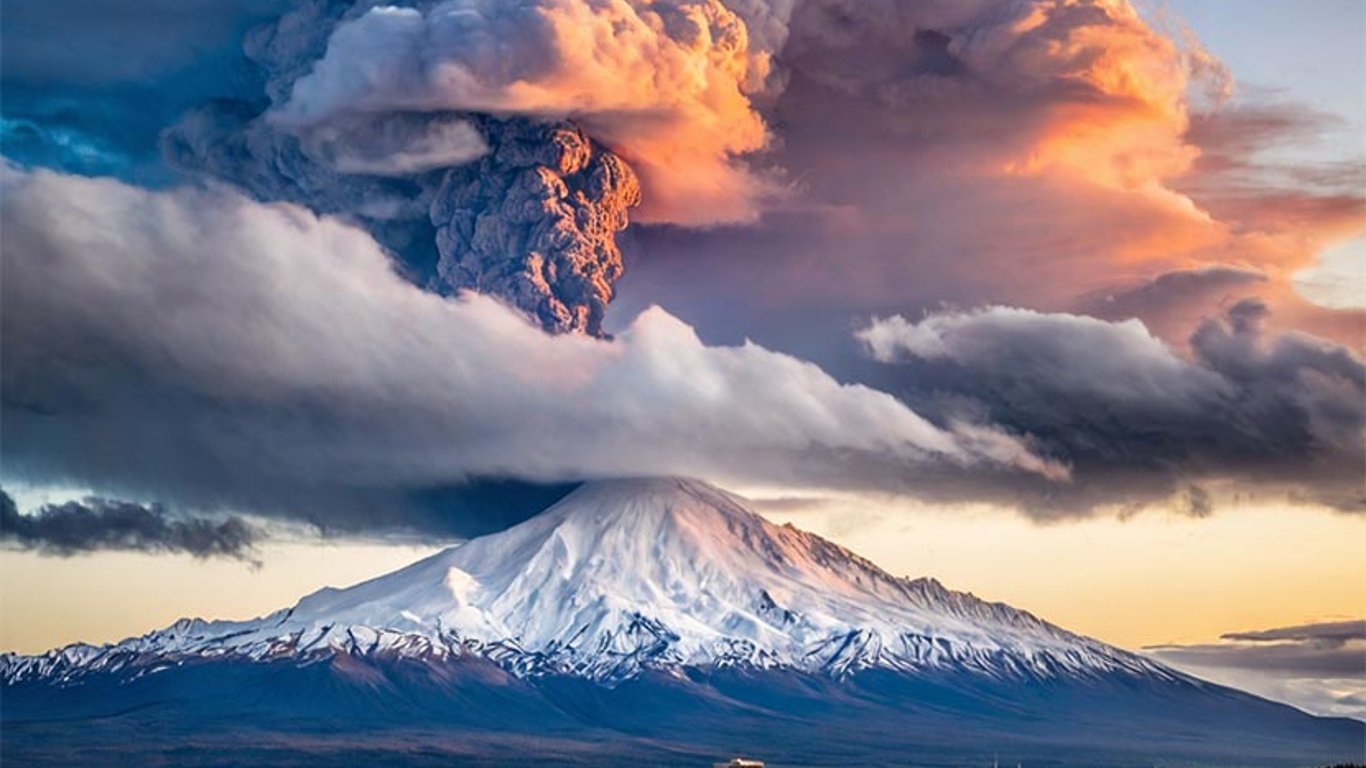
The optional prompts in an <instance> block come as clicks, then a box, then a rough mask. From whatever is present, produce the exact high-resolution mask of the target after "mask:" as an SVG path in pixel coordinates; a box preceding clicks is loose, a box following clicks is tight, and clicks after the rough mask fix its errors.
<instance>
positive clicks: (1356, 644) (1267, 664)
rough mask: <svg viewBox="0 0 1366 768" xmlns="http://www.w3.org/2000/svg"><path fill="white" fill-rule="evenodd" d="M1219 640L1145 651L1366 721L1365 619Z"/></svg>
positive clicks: (1290, 701) (1223, 679) (1271, 695)
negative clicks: (1364, 676)
mask: <svg viewBox="0 0 1366 768" xmlns="http://www.w3.org/2000/svg"><path fill="white" fill-rule="evenodd" d="M1220 640H1221V642H1218V643H1206V644H1198V645H1158V646H1151V647H1149V648H1145V649H1144V650H1145V651H1146V652H1147V653H1149V654H1150V655H1152V656H1155V657H1157V658H1158V659H1160V660H1162V661H1164V662H1166V663H1168V664H1172V665H1174V666H1177V667H1179V668H1182V669H1185V670H1187V671H1189V672H1192V673H1194V674H1197V675H1200V676H1202V677H1206V678H1208V679H1211V680H1214V681H1216V682H1223V683H1226V684H1230V685H1234V686H1236V687H1239V688H1244V689H1246V690H1249V691H1252V692H1253V693H1257V694H1259V695H1262V696H1266V697H1268V698H1272V699H1276V700H1278V701H1284V702H1286V703H1288V704H1294V705H1296V706H1299V707H1301V708H1303V709H1305V710H1308V711H1310V712H1313V713H1315V714H1320V715H1345V716H1348V717H1355V718H1358V719H1363V720H1366V679H1363V677H1362V675H1363V673H1366V621H1362V620H1359V619H1358V620H1352V621H1329V622H1323V623H1318V624H1302V625H1298V626H1293V627H1277V628H1274V629H1265V630H1257V631H1249V632H1229V633H1227V634H1225V635H1222V636H1221V637H1220Z"/></svg>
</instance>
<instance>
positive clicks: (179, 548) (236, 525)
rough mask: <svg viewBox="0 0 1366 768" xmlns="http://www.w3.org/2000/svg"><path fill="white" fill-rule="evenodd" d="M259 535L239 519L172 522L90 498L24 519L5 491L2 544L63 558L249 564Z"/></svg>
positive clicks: (158, 512) (149, 509) (161, 511)
mask: <svg viewBox="0 0 1366 768" xmlns="http://www.w3.org/2000/svg"><path fill="white" fill-rule="evenodd" d="M262 536H263V534H262V532H261V531H260V529H258V528H256V527H255V526H253V525H251V524H250V523H248V522H247V521H245V520H243V519H242V518H240V517H227V518H224V519H222V520H217V521H214V520H209V519H205V518H199V517H188V518H180V517H173V516H172V515H170V513H169V512H168V511H167V510H166V508H165V507H162V506H161V505H158V504H153V505H150V506H149V505H143V504H135V503H133V502H127V501H117V500H114V499H103V498H99V497H90V498H87V499H84V500H82V501H68V502H66V503H63V504H48V505H45V506H43V507H42V508H40V509H38V510H37V511H35V512H33V513H31V514H21V513H20V512H19V509H18V507H17V506H16V505H15V503H14V499H13V498H12V497H10V495H9V494H8V493H6V492H5V491H3V490H0V542H5V543H7V544H10V545H12V546H17V547H20V548H23V549H32V550H36V551H38V552H42V553H44V554H51V555H61V556H63V557H67V556H71V555H76V554H80V553H84V552H95V551H100V550H124V551H136V552H183V553H186V554H190V555H194V556H195V557H200V558H207V557H231V558H235V559H238V560H250V559H251V556H252V549H253V547H254V545H255V544H256V543H257V542H258V541H260V540H261V538H262Z"/></svg>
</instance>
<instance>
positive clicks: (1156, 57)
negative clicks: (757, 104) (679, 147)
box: [619, 0, 1364, 375]
mask: <svg viewBox="0 0 1366 768" xmlns="http://www.w3.org/2000/svg"><path fill="white" fill-rule="evenodd" d="M789 27H790V33H789V37H788V42H787V44H786V45H785V47H784V48H783V49H782V51H781V53H780V55H779V56H778V58H777V60H778V69H779V72H780V73H781V74H782V75H783V77H784V82H785V83H786V87H785V89H784V90H783V92H782V93H781V94H780V95H779V96H778V97H777V98H776V99H775V101H774V105H773V106H772V107H771V108H768V109H767V110H766V111H765V115H766V117H767V118H768V120H769V123H770V124H771V125H773V126H776V128H775V132H776V133H777V135H778V138H779V139H780V141H779V143H778V144H777V146H776V147H775V148H774V150H773V151H772V152H771V153H770V155H769V156H770V157H771V159H772V162H774V163H776V164H778V165H781V166H782V167H784V168H785V169H787V171H788V172H789V173H790V174H791V176H792V177H793V178H796V179H800V181H801V189H802V194H801V196H800V197H799V198H798V199H796V200H794V201H793V202H792V204H791V208H789V209H785V210H779V211H775V212H773V213H770V214H769V215H768V216H766V217H765V219H764V220H762V221H761V222H760V224H759V225H758V226H757V227H754V228H750V229H746V230H744V231H743V232H740V231H734V230H720V231H712V232H695V231H679V230H650V229H640V230H634V231H633V242H632V245H631V247H629V248H628V249H627V253H626V257H627V264H628V267H629V275H630V276H629V277H628V278H627V279H626V281H625V282H624V283H623V285H622V286H621V289H620V294H621V296H620V299H619V302H620V303H621V304H622V306H623V307H624V308H625V310H626V312H628V313H629V312H630V311H633V310H634V309H635V308H636V307H638V306H640V304H641V303H642V302H644V301H647V300H648V301H658V302H663V303H665V304H666V305H667V306H669V307H670V308H671V309H672V310H673V311H676V312H677V313H679V314H680V316H682V317H684V318H686V319H687V320H689V321H690V322H692V323H694V324H695V325H697V326H698V327H699V329H700V330H701V331H702V332H703V333H704V335H713V336H717V337H722V338H728V336H727V334H733V333H736V330H735V329H736V328H740V329H742V330H743V332H744V333H747V334H750V335H752V336H753V337H754V338H756V339H758V340H761V341H763V342H764V343H767V344H771V345H775V346H781V347H782V348H784V349H787V350H791V351H798V352H800V353H801V354H806V355H813V354H815V353H816V352H817V351H818V350H820V348H821V347H825V348H829V347H830V346H832V345H833V343H834V339H833V338H832V337H833V335H834V334H835V333H836V331H835V330H832V329H830V328H829V326H834V325H842V324H845V323H847V321H848V318H849V317H850V316H855V317H857V316H868V315H870V314H887V313H889V312H903V313H904V312H910V313H918V312H920V311H923V310H926V309H931V308H933V307H935V306H938V305H940V304H941V303H944V302H948V303H950V304H954V305H958V306H978V305H983V304H1002V305H1011V306H1026V307H1031V308H1036V309H1040V310H1044V311H1053V312H1058V311H1083V312H1087V313H1092V312H1100V309H1099V308H1097V307H1094V306H1092V305H1091V301H1092V300H1093V299H1094V298H1095V297H1097V296H1104V295H1108V294H1116V293H1117V292H1122V291H1124V290H1125V289H1126V288H1128V287H1130V286H1140V285H1142V284H1144V283H1147V282H1154V281H1161V280H1162V277H1161V276H1163V275H1168V274H1181V273H1190V274H1198V273H1202V272H1211V273H1212V272H1216V271H1218V270H1221V269H1229V268H1232V269H1238V270H1248V271H1256V272H1261V273H1263V274H1264V275H1265V281H1264V282H1259V283H1257V284H1256V285H1251V284H1249V285H1248V286H1246V288H1247V289H1248V290H1245V291H1241V292H1239V294H1238V295H1240V296H1241V295H1247V294H1248V293H1251V292H1256V293H1257V294H1259V295H1262V296H1263V297H1264V298H1265V299H1266V300H1267V301H1268V302H1269V303H1270V304H1271V305H1272V306H1273V307H1274V308H1275V309H1276V316H1275V317H1276V321H1277V322H1280V323H1282V324H1285V323H1288V322H1290V321H1291V320H1292V319H1293V320H1295V321H1300V320H1305V316H1304V315H1303V313H1302V312H1300V310H1299V308H1298V307H1297V306H1296V304H1297V299H1296V297H1295V296H1294V294H1293V292H1292V291H1291V290H1290V288H1289V285H1288V279H1289V276H1290V275H1291V274H1293V272H1294V271H1295V270H1297V269H1299V268H1301V267H1303V266H1305V265H1306V264H1308V263H1309V262H1310V261H1312V260H1313V259H1314V258H1315V256H1316V254H1317V253H1318V252H1319V251H1320V250H1322V249H1323V248H1324V247H1325V246H1326V245H1328V244H1331V243H1333V242H1337V241H1338V240H1341V239H1345V238H1349V237H1351V235H1352V234H1353V232H1357V231H1360V229H1361V210H1362V207H1363V204H1364V201H1363V196H1362V194H1361V189H1362V187H1361V185H1360V183H1346V184H1336V185H1332V186H1321V185H1317V184H1303V183H1300V181H1298V180H1296V179H1292V178H1291V177H1290V175H1289V174H1286V173H1280V172H1277V173H1275V174H1270V175H1267V174H1264V173H1262V174H1261V175H1260V176H1259V178H1258V183H1257V184H1256V185H1255V186H1249V185H1248V184H1247V183H1245V182H1246V180H1247V178H1248V174H1247V173H1242V172H1238V173H1232V172H1229V169H1231V168H1232V167H1233V166H1235V165H1236V166H1238V167H1240V168H1253V167H1255V168H1259V169H1262V170H1266V167H1267V166H1268V165H1272V164H1275V162H1274V158H1273V157H1272V156H1271V155H1270V154H1268V153H1267V151H1266V150H1268V149H1276V150H1283V149H1286V148H1291V149H1295V150H1299V151H1300V152H1299V154H1295V153H1287V152H1279V153H1278V156H1279V157H1281V158H1285V157H1300V156H1303V154H1302V150H1303V149H1304V143H1303V142H1304V139H1305V136H1306V133H1305V131H1306V130H1308V129H1307V128H1306V127H1305V126H1304V125H1303V121H1301V122H1300V123H1295V122H1294V121H1292V120H1290V119H1289V116H1290V115H1291V113H1292V110H1291V108H1290V107H1289V106H1286V107H1285V108H1278V109H1276V110H1274V114H1266V113H1264V114H1263V117H1264V118H1265V119H1264V120H1262V124H1261V125H1260V126H1253V125H1251V123H1252V122H1253V116H1252V115H1250V114H1249V111H1248V110H1247V109H1245V108H1244V106H1243V104H1242V103H1241V102H1238V101H1236V99H1235V100H1228V99H1227V98H1226V97H1227V87H1228V75H1227V73H1225V72H1223V71H1222V69H1221V68H1220V67H1219V66H1218V65H1217V63H1216V62H1214V61H1212V59H1211V58H1210V56H1209V55H1208V53H1206V52H1204V51H1203V50H1202V49H1201V48H1200V47H1199V45H1198V43H1196V42H1194V41H1193V39H1192V38H1190V37H1189V35H1185V34H1182V33H1181V32H1180V30H1171V29H1167V28H1164V26H1159V25H1157V24H1156V23H1153V22H1147V21H1145V20H1144V18H1143V17H1140V16H1139V15H1138V14H1137V13H1136V12H1135V11H1134V9H1133V7H1132V4H1130V3H1125V2H1100V1H1095V2H1087V1H1082V2H1052V1H1051V0H1038V1H1036V2H956V3H928V2H927V3H904V2H897V1H896V0H886V1H885V2H879V1H878V0H863V1H860V2H840V1H838V0H813V1H812V2H807V3H802V4H800V5H799V6H798V7H797V8H796V10H795V11H794V13H793V16H792V19H791V22H790V25H789ZM1212 116H1214V117H1212ZM1217 116H1227V119H1225V120H1223V121H1222V122H1221V123H1220V124H1219V125H1218V126H1216V122H1219V121H1218V120H1217ZM1235 116H1236V117H1235ZM1235 123H1241V125H1240V126H1238V127H1235V126H1234V124H1235ZM1254 134H1255V137H1254ZM1250 137H1253V138H1250ZM1296 142H1299V143H1298V144H1295V143H1296ZM1292 144H1294V145H1295V146H1292ZM1207 158H1209V159H1210V162H1208V163H1206V162H1204V161H1205V160H1206V159H1207ZM1352 162H1354V161H1352ZM1356 165H1357V166H1358V170H1359V169H1360V167H1363V166H1360V164H1359V163H1356ZM1295 167H1296V168H1297V169H1298V171H1300V172H1310V171H1313V170H1314V169H1315V168H1316V167H1317V166H1316V165H1314V164H1311V163H1299V164H1296V165H1295ZM1333 170H1334V172H1335V173H1336V172H1337V171H1338V170H1344V171H1345V170H1350V169H1333ZM1259 173H1260V171H1259ZM1347 175H1348V176H1349V177H1350V176H1351V174H1347ZM1357 175H1358V176H1359V175H1360V174H1359V173H1358V174H1357ZM1348 181H1349V182H1350V181H1351V179H1350V178H1348ZM1357 181H1359V179H1358V180H1357ZM693 275H700V276H704V277H698V278H692V277H691V276H693ZM704 278H705V279H704ZM1168 282H1169V281H1168ZM1203 285H1204V286H1205V287H1206V288H1209V289H1210V290H1209V292H1208V293H1205V294H1204V295H1203V296H1197V295H1195V294H1194V293H1192V294H1190V295H1189V299H1190V301H1189V303H1187V302H1185V301H1182V302H1178V304H1180V306H1176V305H1173V306H1172V307H1171V309H1170V311H1169V312H1168V314H1167V315H1165V316H1160V315H1159V314H1158V312H1159V310H1158V309H1157V308H1156V307H1155V306H1154V307H1153V308H1152V312H1151V313H1150V315H1148V316H1144V317H1143V319H1144V320H1145V322H1148V323H1149V327H1150V329H1152V330H1154V331H1155V332H1157V333H1158V334H1159V335H1160V336H1162V337H1163V338H1165V339H1167V340H1169V341H1173V342H1176V343H1184V341H1185V339H1186V338H1187V336H1188V335H1189V333H1190V331H1191V330H1192V329H1193V327H1194V325H1195V324H1196V323H1197V322H1198V321H1199V320H1200V319H1201V317H1202V316H1203V315H1207V314H1209V313H1211V312H1214V311H1216V310H1217V309H1218V302H1219V301H1220V300H1221V299H1222V298H1224V292H1223V291H1222V290H1220V289H1217V288H1215V286H1214V281H1213V280H1212V279H1211V280H1205V281H1204V283H1203ZM1162 287H1163V288H1171V289H1176V287H1177V286H1175V285H1170V286H1167V285H1164V286H1162ZM1200 302H1205V303H1203V304H1202V305H1197V304H1199V303H1200ZM1106 316H1107V317H1108V315H1106ZM1305 322H1309V321H1308V320H1305ZM1359 323H1360V318H1359V317H1354V318H1345V317H1341V316H1340V315H1339V317H1338V319H1333V318H1332V317H1328V316H1327V314H1326V313H1325V314H1320V316H1319V317H1318V318H1317V319H1315V320H1314V321H1313V328H1314V332H1316V333H1320V334H1327V335H1329V336H1330V337H1331V338H1333V339H1336V340H1338V341H1340V342H1343V343H1354V339H1355V336H1354V334H1355V333H1356V330H1355V329H1356V328H1358V327H1359ZM822 326H824V327H822ZM841 330H842V329H841ZM813 337H814V339H815V340H812V339H813ZM822 351H823V350H822ZM832 360H833V355H830V354H828V353H827V354H826V356H825V357H823V358H822V362H825V363H826V364H827V365H832V364H833V363H832V362H831V361H832ZM853 370H854V369H853V368H852V367H850V368H839V369H837V371H838V373H840V374H845V375H852V371H853Z"/></svg>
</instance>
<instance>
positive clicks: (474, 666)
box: [0, 479, 1366, 768]
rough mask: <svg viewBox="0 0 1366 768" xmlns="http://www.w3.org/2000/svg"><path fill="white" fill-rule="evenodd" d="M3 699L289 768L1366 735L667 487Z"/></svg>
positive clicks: (1126, 748)
mask: <svg viewBox="0 0 1366 768" xmlns="http://www.w3.org/2000/svg"><path fill="white" fill-rule="evenodd" d="M0 694H3V701H4V707H3V708H0V724H3V726H4V733H5V739H4V740H3V742H0V746H2V747H3V748H4V750H5V752H4V754H3V757H4V758H7V759H11V761H16V762H25V758H26V757H29V758H32V759H31V760H29V762H33V763H34V764H39V763H43V764H61V765H68V764H88V765H98V766H104V765H127V764H143V763H147V764H152V763H166V762H168V761H169V762H170V763H173V764H177V765H183V764H191V765H223V764H227V763H224V762H223V761H222V759H221V758H222V755H223V754H227V755H230V758H229V763H231V764H233V765H271V766H273V765H275V764H277V760H278V753H277V752H275V751H270V750H267V751H266V752H263V753H261V756H260V757H259V759H257V760H256V761H255V762H253V761H252V760H251V759H249V756H245V757H244V755H243V752H242V747H243V744H244V743H246V742H249V741H251V740H253V739H258V738H267V739H271V740H273V741H272V742H271V743H272V744H274V745H275V746H274V747H273V749H279V748H282V746H283V747H288V748H290V749H293V748H295V747H297V749H298V750H299V751H298V752H297V753H294V754H297V757H298V759H297V760H290V761H284V762H291V763H292V762H298V763H300V764H309V765H315V764H318V765H330V766H338V767H339V768H353V766H357V765H370V764H374V763H375V762H382V763H384V764H386V765H388V764H394V765H414V766H416V765H434V764H452V763H453V764H466V763H464V762H462V761H463V760H464V759H465V758H471V760H472V761H471V762H470V763H468V764H472V765H505V764H508V762H509V761H510V759H511V758H510V756H512V755H516V756H517V758H516V759H517V761H518V762H523V761H525V762H537V763H544V764H547V765H562V766H571V765H572V766H586V765H592V766H640V765H657V766H677V765H690V764H691V765H706V764H710V763H711V762H714V758H715V757H716V756H718V755H725V754H762V755H764V756H765V757H766V758H771V759H772V760H773V761H774V762H781V763H785V764H793V765H812V766H816V765H826V766H835V765H851V764H853V765H866V766H870V767H871V766H901V765H906V764H907V763H906V757H907V755H908V754H916V755H919V756H921V757H925V756H927V755H929V756H932V757H933V759H929V762H927V763H925V764H936V765H962V764H985V763H986V761H988V760H990V759H992V758H993V757H995V756H996V755H997V754H998V753H999V754H1000V755H1001V756H1002V757H1004V756H1006V755H1012V754H1013V755H1014V756H1015V757H1014V758H1013V759H1012V760H1010V762H1026V763H1029V764H1038V763H1040V762H1047V763H1048V764H1053V765H1070V766H1087V768H1095V767H1096V766H1132V765H1150V764H1154V763H1156V762H1161V761H1167V760H1168V759H1169V758H1173V757H1175V758H1179V759H1178V760H1177V762H1178V763H1180V764H1191V765H1285V766H1290V765H1304V764H1307V763H1308V762H1317V763H1331V762H1342V761H1343V760H1344V759H1345V758H1350V757H1351V756H1353V755H1359V754H1361V750H1362V749H1363V748H1366V745H1363V742H1362V729H1361V727H1360V723H1356V722H1353V721H1346V720H1341V721H1335V720H1327V719H1322V718H1314V717H1311V716H1309V715H1307V714H1305V713H1303V712H1298V711H1296V710H1293V709H1290V708H1289V707H1285V706H1283V705H1279V704H1274V703H1271V702H1268V701H1264V700H1260V699H1257V698H1255V697H1252V696H1249V695H1247V694H1243V693H1239V692H1237V691H1233V690H1230V689H1227V688H1222V687H1220V686H1216V685H1212V684H1209V683H1206V682H1204V681H1201V680H1197V679H1195V678H1192V677H1188V676H1185V675H1182V674H1180V673H1177V672H1175V671H1172V670H1170V669H1168V668H1166V667H1164V666H1162V665H1160V664H1157V663H1155V662H1153V661H1150V660H1148V659H1145V658H1142V657H1139V656H1136V655H1134V654H1131V653H1128V652H1126V651H1123V650H1120V649H1117V648H1113V647H1110V646H1107V645H1105V644H1103V643H1100V642H1097V641H1095V640H1091V639H1088V638H1084V637H1080V636H1077V635H1074V634H1072V633H1070V632H1067V631H1065V630H1062V629H1060V628H1058V627H1055V626H1053V625H1051V624H1048V623H1046V622H1043V621H1041V620H1039V619H1037V618H1035V617H1034V616H1031V615H1030V614H1028V613H1025V612H1023V611H1019V610H1016V609H1013V608H1010V607H1009V606H1005V605H1002V604H999V603H989V602H985V601H982V600H979V599H977V598H975V597H973V596H971V595H966V594H963V593H960V592H953V591H950V590H948V589H945V588H944V587H942V586H940V585H939V584H938V583H937V582H935V581H933V580H930V579H914V580H911V579H902V578H897V577H894V576H892V575H890V574H888V573H886V572H885V571H883V570H881V569H880V568H878V567H877V566H875V565H873V564H872V563H870V562H868V561H867V560H864V559H862V558H860V557H858V556H857V555H854V554H853V553H851V552H849V551H847V550H845V549H842V548H841V547H838V546H836V545H834V544H832V543H830V542H828V541H825V540H824V539H821V538H820V537H818V536H814V535H812V534H809V533H804V532H802V531H799V530H797V529H795V528H792V527H791V526H777V525H773V524H772V523H769V522H768V521H766V520H764V519H763V518H762V517H760V516H758V515H756V514H754V513H753V512H751V511H749V510H748V509H747V508H746V506H745V503H744V501H743V500H742V499H740V498H737V497H735V496H732V495H730V494H727V493H725V492H724V491H721V490H718V489H716V488H713V487H711V486H709V485H706V484H705V483H701V482H697V481H692V480H675V479H655V480H623V481H613V482H597V483H590V484H587V485H584V486H581V487H580V488H579V489H578V490H577V491H575V492H574V493H572V494H570V495H569V496H567V497H565V498H564V499H563V500H562V501H560V502H559V503H558V504H556V505H555V506H553V507H551V508H550V509H548V510H546V511H545V512H544V513H542V514H541V515H539V516H537V517H535V518H532V519H531V520H528V521H526V522H524V523H522V524H520V525H517V526H515V527H513V528H510V529H508V530H506V531H503V532H501V533H497V534H494V535H491V536H485V537H482V538H478V539H473V540H471V541H467V542H464V543H462V544H459V545H456V546H453V547H451V548H449V549H447V550H445V551H443V552H440V553H438V554H436V555H433V556H432V557H429V558H427V559H425V560H422V561H420V562H417V563H415V564H413V565H411V566H409V567H407V568H403V569H401V570H398V571H395V572H393V573H390V574H388V575H386V576H381V577H380V578H377V579H373V580H371V581H367V582H365V583H363V584H358V585H356V586H354V587H350V588H348V589H324V590H322V591H319V592H316V593H314V594H312V595H309V596H308V597H305V598H304V599H303V600H300V601H299V603H298V604H297V605H295V606H294V607H292V608H288V609H285V610H281V611H278V612H276V613H273V614H271V615H269V616H265V617H262V618H259V619H254V620H251V621H212V622H205V621H202V620H199V619H194V620H188V619H187V620H182V621H179V622H177V623H176V624H174V625H173V626H171V627H168V628H166V629H163V630H160V631H157V632H152V633H150V634H147V635H144V636H142V637H139V638H133V639H130V640H125V641H124V642H121V643H118V644H116V645H111V646H100V647H96V646H90V645H73V646H68V647H67V648H62V649H58V650H55V651H51V652H49V653H46V654H43V655H41V656H15V655H12V654H11V655H5V656H3V657H0ZM352 732H363V733H364V734H365V735H364V736H363V737H360V738H359V739H358V740H357V741H355V742H354V744H358V745H360V746H361V747H365V746H367V745H369V746H374V745H381V746H383V745H389V744H391V743H392V744H398V745H400V746H399V747H398V748H397V751H393V750H391V751H386V752H383V753H382V754H383V759H382V760H372V759H370V757H368V756H367V755H366V754H365V753H363V751H362V752H355V751H354V750H353V749H352V746H351V744H352V743H353V742H339V743H335V744H333V743H331V742H327V741H324V742H319V741H317V739H318V738H319V737H318V734H320V733H322V734H350V733H352ZM129 734H136V737H132V736H130V735H129ZM185 734H194V740H195V741H196V743H201V744H202V745H204V746H200V747H189V748H187V746H186V742H185ZM244 734H246V735H247V736H244ZM248 736H249V738H248ZM329 738H335V737H329ZM391 740H392V741H391ZM72 745H76V746H74V747H73V746H72ZM412 745H419V746H420V748H417V749H416V751H412V752H410V751H409V747H410V746H412ZM987 745H990V749H991V752H990V753H988V752H986V751H985V750H986V749H987ZM100 750H104V751H103V752H101V751H100ZM319 750H321V752H320V751H319ZM424 750H428V751H431V753H430V754H428V751H424ZM1001 750H1004V751H1001ZM220 753H222V754H220ZM54 754H55V755H56V757H54ZM443 754H445V755H447V757H449V759H444V760H443V759H438V758H435V757H433V755H443ZM130 755H133V756H134V757H130ZM320 755H322V756H326V757H327V759H326V760H324V761H320ZM1307 755H1313V756H1315V757H1314V759H1313V760H1312V761H1311V760H1310V759H1309V758H1308V757H1306V756H1307ZM573 756H577V757H573ZM927 759H928V758H927ZM45 761H46V762H45Z"/></svg>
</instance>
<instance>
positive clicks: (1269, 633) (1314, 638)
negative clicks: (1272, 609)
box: [1220, 620, 1366, 648]
mask: <svg viewBox="0 0 1366 768" xmlns="http://www.w3.org/2000/svg"><path fill="white" fill-rule="evenodd" d="M1220 639H1221V640H1248V641H1252V642H1274V641H1278V640H1294V641H1296V642H1312V643H1315V644H1319V645H1324V644H1326V645H1328V646H1330V647H1335V648H1340V647H1342V645H1343V644H1345V643H1348V642H1352V641H1358V640H1359V641H1366V621H1362V620H1357V621H1329V622H1324V623H1322V624H1298V625H1295V626H1293V627H1276V628H1275V629H1260V630H1255V631H1251V632H1229V633H1227V634H1224V635H1220Z"/></svg>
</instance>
